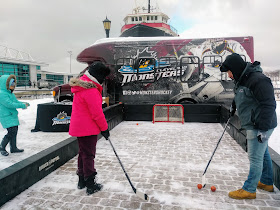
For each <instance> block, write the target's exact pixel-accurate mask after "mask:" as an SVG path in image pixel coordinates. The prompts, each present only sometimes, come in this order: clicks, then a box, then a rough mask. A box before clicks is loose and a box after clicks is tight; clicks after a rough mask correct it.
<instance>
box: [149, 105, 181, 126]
mask: <svg viewBox="0 0 280 210" xmlns="http://www.w3.org/2000/svg"><path fill="white" fill-rule="evenodd" d="M155 122H181V123H182V124H183V123H184V107H183V106H182V105H181V104H155V105H154V106H153V123H155Z"/></svg>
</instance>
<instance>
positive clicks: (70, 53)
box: [68, 50, 72, 73]
mask: <svg viewBox="0 0 280 210" xmlns="http://www.w3.org/2000/svg"><path fill="white" fill-rule="evenodd" d="M68 53H69V55H70V73H72V72H71V56H72V51H71V50H70V51H68Z"/></svg>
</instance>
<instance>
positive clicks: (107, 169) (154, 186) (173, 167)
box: [1, 121, 280, 210]
mask: <svg viewBox="0 0 280 210" xmlns="http://www.w3.org/2000/svg"><path fill="white" fill-rule="evenodd" d="M137 123H138V125H137ZM222 131H223V128H222V126H221V125H220V124H218V123H185V124H183V125H182V124H179V123H156V124H152V123H151V122H131V121H130V122H122V123H121V124H119V125H118V126H116V127H115V128H114V129H113V130H112V131H111V141H112V143H113V145H114V147H115V149H116V151H117V153H118V155H119V157H120V159H121V161H122V163H123V165H124V167H125V169H126V171H127V173H128V175H129V177H130V179H131V181H132V183H133V184H134V185H135V187H136V188H137V189H138V190H140V191H142V192H144V193H147V194H148V196H149V200H148V201H143V200H141V199H139V198H138V197H136V196H135V194H134V193H133V191H132V189H131V187H130V185H129V183H128V181H127V179H126V177H125V175H124V173H123V171H122V169H121V167H120V165H119V162H118V160H117V158H116V156H115V154H114V153H113V150H112V148H111V146H110V144H109V142H108V141H106V140H104V138H101V139H100V140H99V141H98V144H97V153H96V159H95V162H96V169H97V171H98V178H99V182H100V183H102V184H103V185H104V189H103V190H102V191H100V192H98V193H95V194H93V195H91V196H87V195H86V192H85V189H83V190H78V189H77V188H76V185H77V180H78V177H77V175H76V174H75V171H76V167H77V157H75V158H73V159H72V160H70V161H68V162H67V163H66V164H65V165H63V166H61V167H60V168H59V169H57V170H56V171H54V172H53V173H51V174H50V175H48V176H47V177H45V178H44V179H42V180H41V181H39V182H38V183H36V184H34V185H33V186H31V187H30V188H29V189H27V190H26V191H24V192H22V193H21V194H20V195H18V196H16V197H15V198H14V199H13V200H11V201H10V202H8V203H6V204H5V205H3V206H2V207H1V209H3V210H11V209H75V210H76V209H83V210H86V209H104V210H105V209H108V210H109V209H162V210H171V209H172V210H179V209H260V210H264V209H269V210H271V209H280V192H279V190H277V191H276V192H273V193H269V192H266V191H263V190H257V198H256V199H254V200H234V199H231V198H229V197H228V192H229V191H231V190H236V189H239V188H241V187H242V184H243V182H244V181H245V179H246V177H247V175H248V170H249V161H248V158H247V153H246V152H245V151H243V149H242V148H241V147H240V146H239V145H238V144H237V143H236V141H235V140H233V139H232V138H231V137H230V136H229V135H228V134H227V133H225V135H224V138H223V139H222V141H221V143H220V145H219V148H218V149H217V151H216V154H215V156H214V158H213V160H212V162H211V164H210V166H209V168H208V171H207V174H206V183H207V185H206V187H205V188H204V189H201V190H199V189H197V184H199V183H201V175H202V173H203V171H204V169H205V166H206V164H207V162H208V160H209V158H210V156H211V154H212V152H213V150H214V148H215V146H216V143H217V141H218V139H219V138H220V135H221V133H222ZM41 133H42V132H41ZM213 185H214V186H215V187H216V188H217V190H216V192H211V190H210V187H211V186H213Z"/></svg>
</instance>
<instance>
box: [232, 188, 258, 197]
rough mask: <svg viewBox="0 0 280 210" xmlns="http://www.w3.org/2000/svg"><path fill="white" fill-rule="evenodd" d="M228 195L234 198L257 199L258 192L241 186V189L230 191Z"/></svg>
mask: <svg viewBox="0 0 280 210" xmlns="http://www.w3.org/2000/svg"><path fill="white" fill-rule="evenodd" d="M228 196H229V197H230V198H234V199H255V198H256V193H250V192H247V191H246V190H243V189H242V188H241V189H239V190H236V191H231V192H229V194H228Z"/></svg>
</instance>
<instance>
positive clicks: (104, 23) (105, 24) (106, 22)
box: [103, 16, 111, 38]
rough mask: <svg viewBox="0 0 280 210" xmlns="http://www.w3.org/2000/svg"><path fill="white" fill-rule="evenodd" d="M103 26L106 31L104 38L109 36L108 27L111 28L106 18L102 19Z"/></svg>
mask: <svg viewBox="0 0 280 210" xmlns="http://www.w3.org/2000/svg"><path fill="white" fill-rule="evenodd" d="M103 26H104V29H105V32H106V38H109V32H110V28H111V21H110V20H109V19H108V18H107V16H106V19H105V20H103Z"/></svg>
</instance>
